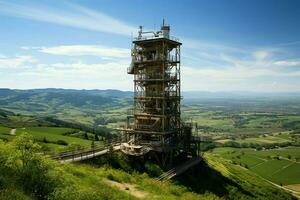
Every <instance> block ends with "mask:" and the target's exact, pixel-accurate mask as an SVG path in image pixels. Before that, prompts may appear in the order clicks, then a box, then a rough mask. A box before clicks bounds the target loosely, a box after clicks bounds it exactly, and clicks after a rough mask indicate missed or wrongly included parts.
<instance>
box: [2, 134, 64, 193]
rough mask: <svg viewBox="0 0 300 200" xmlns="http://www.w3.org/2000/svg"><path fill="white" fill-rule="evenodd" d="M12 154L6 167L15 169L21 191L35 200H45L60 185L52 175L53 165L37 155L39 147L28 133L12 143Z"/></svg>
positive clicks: (58, 177)
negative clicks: (34, 197)
mask: <svg viewBox="0 0 300 200" xmlns="http://www.w3.org/2000/svg"><path fill="white" fill-rule="evenodd" d="M12 145H13V152H12V154H11V156H10V158H9V159H8V162H7V164H8V166H10V167H11V168H15V169H16V170H15V171H16V172H17V174H18V176H17V177H19V180H18V183H20V185H21V186H22V187H23V189H24V190H25V191H26V192H28V193H31V194H33V195H34V196H36V197H37V199H47V198H48V197H47V196H48V195H49V194H50V193H52V192H53V191H54V189H55V188H56V187H57V185H58V184H60V180H61V178H60V176H59V175H58V174H56V175H54V174H55V173H53V172H54V170H53V169H54V163H53V161H51V160H48V159H47V158H45V157H43V155H42V154H39V153H38V152H39V151H40V149H41V147H40V146H39V145H38V144H37V143H35V142H34V139H33V137H32V136H31V135H29V134H28V133H22V134H21V135H20V136H17V137H16V139H15V140H14V141H13V144H12Z"/></svg>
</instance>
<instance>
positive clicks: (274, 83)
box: [0, 0, 300, 92]
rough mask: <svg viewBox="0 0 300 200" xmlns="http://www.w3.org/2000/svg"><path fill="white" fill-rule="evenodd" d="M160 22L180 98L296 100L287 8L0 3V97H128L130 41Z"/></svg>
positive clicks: (297, 25) (237, 2) (295, 9)
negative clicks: (177, 48) (17, 92)
mask: <svg viewBox="0 0 300 200" xmlns="http://www.w3.org/2000/svg"><path fill="white" fill-rule="evenodd" d="M163 18H164V19H165V20H166V21H167V22H168V23H169V24H170V25H171V34H172V35H173V36H176V37H178V38H179V39H180V41H181V42H182V43H183V45H182V88H183V90H185V91H188V90H203V91H258V92H295V91H298V92H299V91H300V1H297V0H294V1H293V0H286V1H282V0H278V1H277V0H272V1H271V0H257V1H256V0H251V1H250V0H243V1H242V0H230V1H225V0H223V1H221V0H206V1H204V0H199V1H198V0H194V1H192V0H186V1H175V0H170V1H167V0H166V1H158V0H153V1H141V0H128V1H121V0H120V1H116V0H85V1H83V0H82V1H80V0H73V1H60V0H52V1H50V0H49V1H46V0H44V1H29V0H28V1H15V0H10V1H6V0H0V88H3V87H5V88H21V89H26V88H53V87H55V88H76V89H108V88H113V89H121V90H132V88H133V82H132V76H131V75H127V74H126V68H127V67H128V66H129V64H130V48H131V38H132V35H133V36H136V34H137V31H138V26H139V25H143V26H144V27H145V29H147V30H151V29H159V27H160V24H161V23H162V19H163Z"/></svg>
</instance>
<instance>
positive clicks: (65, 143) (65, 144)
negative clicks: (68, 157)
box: [56, 140, 68, 146]
mask: <svg viewBox="0 0 300 200" xmlns="http://www.w3.org/2000/svg"><path fill="white" fill-rule="evenodd" d="M56 144H59V145H64V146H67V145H68V142H66V141H64V140H57V141H56Z"/></svg>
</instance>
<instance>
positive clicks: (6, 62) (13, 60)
mask: <svg viewBox="0 0 300 200" xmlns="http://www.w3.org/2000/svg"><path fill="white" fill-rule="evenodd" d="M35 62H37V60H36V59H34V58H33V57H32V56H24V55H23V56H15V57H7V56H5V55H0V68H2V69H3V68H7V69H12V68H18V67H22V66H24V65H25V64H29V63H35Z"/></svg>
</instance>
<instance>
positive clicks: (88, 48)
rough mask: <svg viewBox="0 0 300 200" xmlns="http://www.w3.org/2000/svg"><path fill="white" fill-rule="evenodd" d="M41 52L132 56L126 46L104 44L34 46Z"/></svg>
mask: <svg viewBox="0 0 300 200" xmlns="http://www.w3.org/2000/svg"><path fill="white" fill-rule="evenodd" d="M34 49H37V50H38V51H40V52H43V53H47V54H52V55H63V56H86V55H87V56H98V57H112V58H127V57H129V56H130V50H129V49H125V48H113V47H107V46H102V45H65V46H64V45H63V46H54V47H38V48H34Z"/></svg>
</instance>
